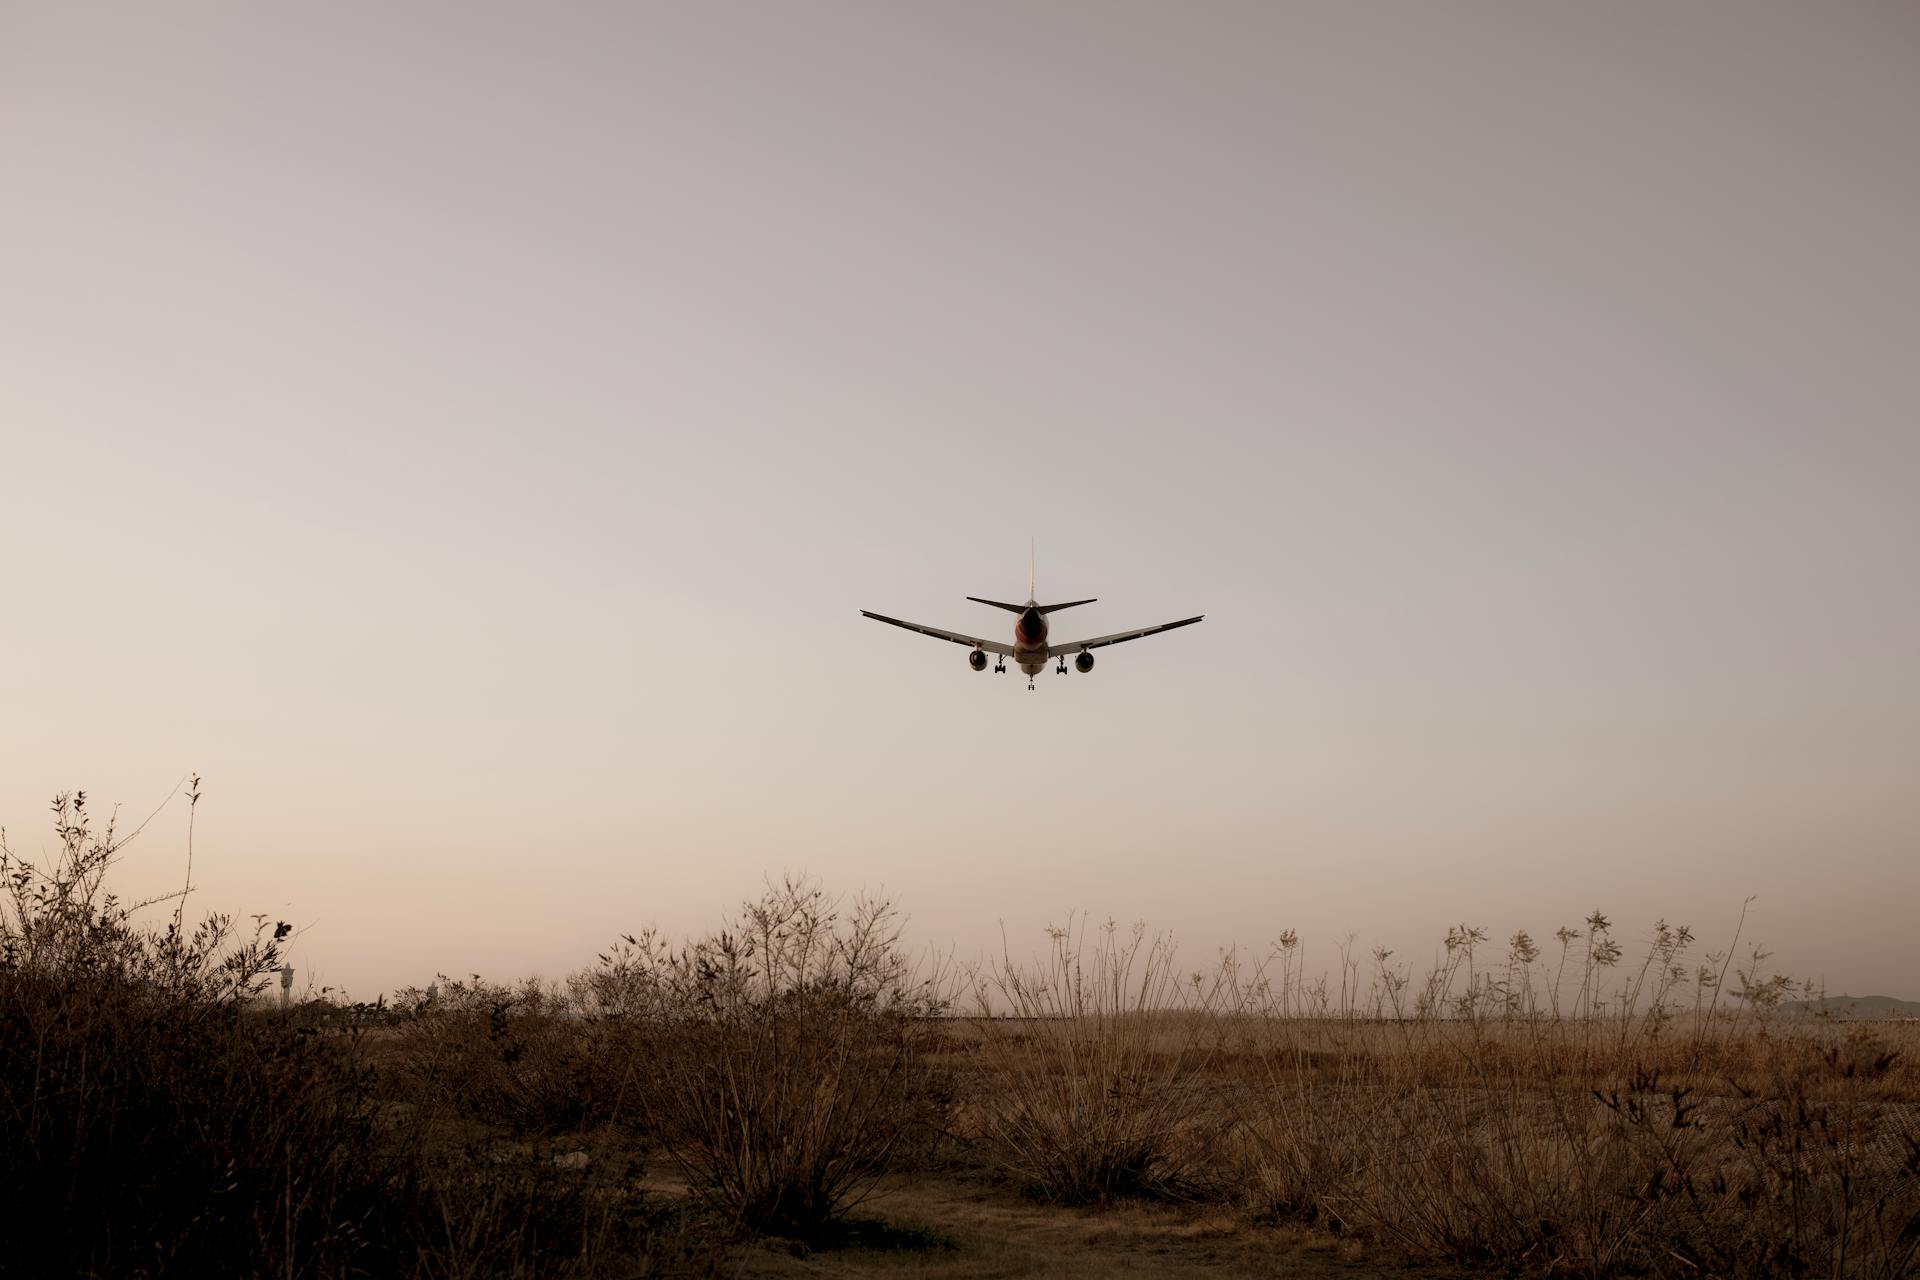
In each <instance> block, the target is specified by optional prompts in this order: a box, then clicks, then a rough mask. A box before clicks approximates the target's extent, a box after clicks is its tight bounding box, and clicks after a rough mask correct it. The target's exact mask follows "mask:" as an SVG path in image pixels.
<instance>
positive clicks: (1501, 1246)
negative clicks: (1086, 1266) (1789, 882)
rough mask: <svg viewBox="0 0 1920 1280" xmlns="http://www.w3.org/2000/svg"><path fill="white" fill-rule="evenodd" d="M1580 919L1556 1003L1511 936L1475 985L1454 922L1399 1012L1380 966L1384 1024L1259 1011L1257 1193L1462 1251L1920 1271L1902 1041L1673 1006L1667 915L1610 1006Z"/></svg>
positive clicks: (1506, 1258) (1757, 1014)
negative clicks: (1574, 959)
mask: <svg viewBox="0 0 1920 1280" xmlns="http://www.w3.org/2000/svg"><path fill="white" fill-rule="evenodd" d="M1588 925H1589V931H1588V937H1589V938H1590V939H1591V938H1592V937H1593V936H1594V934H1595V933H1597V934H1598V935H1599V943H1598V945H1594V946H1590V947H1589V948H1588V949H1587V950H1588V955H1590V956H1597V957H1599V959H1598V960H1597V961H1595V962H1585V961H1584V960H1583V962H1582V963H1581V964H1579V966H1578V967H1577V969H1576V972H1577V973H1578V975H1579V976H1578V983H1579V986H1578V989H1577V990H1576V991H1575V992H1574V993H1573V995H1572V998H1571V999H1570V1000H1568V1001H1566V1002H1565V1003H1564V1004H1563V1003H1562V1002H1561V1001H1559V1000H1558V999H1557V995H1558V993H1557V991H1555V992H1554V995H1555V996H1556V998H1555V999H1550V1000H1548V1001H1545V1002H1539V1001H1534V1000H1531V999H1530V998H1529V997H1530V996H1531V994H1532V992H1531V983H1530V982H1527V981H1526V980H1525V978H1524V976H1523V974H1522V971H1523V970H1524V969H1525V968H1526V967H1527V965H1529V964H1530V963H1531V962H1532V960H1533V959H1534V958H1535V956H1537V953H1533V954H1531V955H1530V954H1528V953H1529V952H1531V950H1532V949H1531V947H1530V945H1529V943H1528V940H1527V939H1526V938H1525V936H1524V935H1519V936H1517V937H1516V939H1515V943H1514V945H1513V947H1512V953H1511V954H1510V955H1509V958H1508V960H1509V963H1508V964H1507V965H1506V966H1505V967H1504V968H1503V969H1496V970H1494V973H1495V974H1496V975H1498V976H1497V977H1496V979H1495V981H1493V982H1491V983H1489V982H1487V981H1486V980H1485V978H1484V975H1478V974H1476V973H1475V971H1474V968H1473V964H1472V956H1471V950H1472V947H1473V945H1474V944H1475V943H1476V942H1478V941H1479V940H1480V935H1479V932H1478V931H1465V930H1461V931H1455V933H1454V934H1453V935H1451V936H1450V938H1449V946H1448V957H1447V960H1446V961H1444V962H1443V963H1442V965H1441V966H1440V967H1439V968H1438V969H1436V971H1435V973H1434V974H1432V975H1429V978H1428V980H1427V981H1426V982H1425V983H1423V984H1422V986H1421V988H1420V990H1421V999H1420V1000H1419V1001H1418V1003H1417V1004H1416V1005H1415V1006H1414V1007H1412V1008H1410V1009H1408V1008H1406V1007H1405V1006H1397V1005H1396V1003H1395V999H1394V996H1395V994H1396V993H1397V992H1398V991H1399V990H1401V989H1404V988H1405V987H1406V986H1407V985H1408V984H1406V983H1404V982H1396V981H1395V980H1394V979H1395V978H1396V977H1397V975H1396V974H1394V973H1393V971H1391V970H1389V969H1388V968H1387V967H1386V963H1385V961H1386V957H1385V956H1384V955H1383V956H1381V957H1380V964H1381V973H1380V974H1379V975H1377V976H1376V988H1375V998H1376V1001H1377V1002H1378V1003H1381V1004H1384V1005H1385V1007H1387V1008H1389V1009H1396V1008H1398V1009H1399V1010H1400V1016H1398V1017H1395V1018H1391V1019H1388V1020H1385V1021H1378V1022H1359V1021H1355V1020H1352V1019H1346V1018H1332V1017H1321V1018H1291V1019H1274V1020H1273V1021H1272V1023H1271V1026H1270V1028H1269V1032H1268V1034H1269V1036H1270V1042H1269V1044H1268V1045H1267V1048H1266V1050H1265V1053H1266V1058H1267V1063H1268V1074H1267V1079H1266V1085H1265V1087H1264V1088H1263V1089H1261V1090H1259V1091H1258V1092H1257V1094H1256V1099H1255V1101H1256V1106H1255V1110H1254V1113H1253V1116H1252V1119H1251V1123H1250V1126H1249V1132H1250V1134H1251V1135H1252V1136H1253V1137H1254V1139H1255V1140H1256V1141H1257V1143H1258V1144H1259V1150H1260V1159H1259V1160H1258V1161H1256V1167H1255V1168H1254V1169H1253V1171H1252V1175H1251V1181H1250V1186H1251V1188H1252V1190H1253V1191H1254V1193H1255V1195H1256V1196H1261V1197H1263V1198H1264V1200H1265V1203H1266V1204H1267V1206H1268V1207H1269V1208H1271V1209H1273V1210H1275V1211H1282V1212H1289V1213H1296V1214H1303V1215H1305V1216H1308V1217H1320V1218H1323V1219H1325V1220H1329V1221H1331V1222H1333V1223H1335V1224H1337V1225H1340V1226H1343V1227H1347V1228H1352V1229H1356V1230H1360V1231H1363V1232H1366V1233H1368V1234H1371V1235H1375V1236H1378V1237H1382V1238H1386V1239H1391V1240H1394V1241H1396V1242H1398V1243H1400V1244H1402V1245H1404V1246H1405V1247H1407V1248H1409V1249H1410V1250H1412V1251H1413V1252H1415V1253H1418V1254H1423V1255H1427V1256H1438V1257H1443V1258H1448V1259H1451V1260H1454V1261H1458V1262H1464V1263H1471V1264H1480V1265H1489V1264H1491V1265H1500V1266H1506V1267H1521V1268H1525V1269H1528V1270H1535V1271H1542V1272H1560V1273H1567V1274H1579V1275H1622V1274H1633V1275H1669V1274H1670V1275H1676V1276H1677V1275H1703V1274H1704V1275H1754V1274H1801V1275H1821V1276H1870V1277H1893V1276H1904V1275H1911V1274H1914V1270H1915V1259H1916V1250H1920V1107H1916V1105H1915V1104H1914V1102H1913V1101H1912V1100H1911V1099H1912V1094H1911V1092H1910V1091H1909V1092H1905V1093H1904V1097H1905V1098H1906V1099H1907V1100H1906V1101H1904V1102H1900V1101H1890V1100H1889V1099H1890V1097H1894V1096H1901V1095H1900V1091H1899V1090H1898V1089H1897V1087H1896V1086H1895V1085H1893V1084H1891V1083H1890V1078H1891V1077H1893V1076H1895V1075H1896V1074H1897V1073H1898V1071H1899V1070H1900V1056H1899V1054H1898V1053H1897V1052H1896V1051H1895V1050H1894V1049H1893V1048H1892V1047H1890V1046H1888V1045H1887V1044H1885V1043H1883V1042H1881V1041H1879V1040H1877V1039H1875V1038H1874V1037H1873V1036H1872V1035H1871V1034H1870V1033H1856V1034H1855V1035H1853V1036H1851V1037H1849V1038H1848V1039H1847V1040H1845V1041H1843V1042H1840V1043H1828V1042H1827V1041H1828V1039H1829V1038H1828V1037H1825V1036H1824V1035H1823V1033H1822V1030H1821V1029H1820V1028H1819V1027H1818V1026H1817V1024H1816V1026H1815V1027H1813V1028H1806V1027H1804V1026H1802V1027H1795V1026H1792V1025H1788V1024H1775V1023H1771V1022H1769V1021H1768V1020H1767V1019H1766V1017H1765V1016H1764V1007H1763V1006H1758V1007H1756V1006H1750V1007H1749V1009H1748V1010H1747V1011H1746V1012H1745V1013H1743V1014H1741V1015H1738V1016H1732V1015H1717V1016H1715V1015H1712V1014H1711V1013H1710V1012H1709V1013H1703V1014H1700V1015H1695V1016H1680V1017H1676V1016H1675V1012H1674V1009H1673V1000H1672V997H1673V994H1674V992H1675V990H1676V989H1677V987H1678V986H1679V985H1680V980H1681V976H1682V974H1683V970H1682V969H1681V967H1680V966H1679V965H1678V964H1677V963H1676V961H1677V959H1678V956H1679V953H1680V952H1681V951H1683V950H1684V947H1685V944H1686V942H1687V941H1689V940H1690V939H1689V938H1688V937H1687V935H1686V934H1685V932H1684V931H1683V930H1669V929H1667V928H1665V926H1657V927H1656V931H1655V934H1654V938H1653V942H1652V945H1651V948H1650V951H1651V957H1650V960H1649V963H1648V964H1646V965H1643V966H1642V967H1641V969H1640V970H1639V971H1638V973H1636V974H1633V975H1630V977H1629V979H1628V980H1627V981H1626V982H1624V983H1622V984H1620V986H1619V987H1617V988H1616V989H1614V990H1613V991H1611V992H1609V993H1607V994H1608V997H1609V998H1607V999H1605V1000H1603V999H1601V998H1599V997H1600V995H1601V993H1600V991H1599V989H1598V984H1599V981H1600V978H1601V976H1602V972H1603V971H1604V970H1607V969H1608V968H1610V967H1612V966H1613V965H1614V964H1615V963H1617V961H1618V959H1619V950H1618V948H1617V947H1612V946H1610V945H1608V942H1609V939H1608V936H1607V926H1606V922H1605V919H1604V917H1601V916H1599V915H1597V914H1596V916H1595V917H1593V918H1592V919H1590V920H1589V922H1588ZM1573 932H1574V931H1570V930H1566V931H1562V933H1563V934H1569V933H1573ZM1575 936H1576V937H1577V936H1578V935H1577V934H1575ZM1562 941H1563V946H1564V945H1565V944H1566V943H1567V942H1568V941H1569V939H1567V938H1565V937H1563V939H1562ZM1758 958H1759V957H1758V953H1756V962H1757V959H1758ZM1662 970H1664V971H1665V976H1664V977H1659V976H1655V977H1651V978H1647V979H1642V978H1641V975H1648V974H1653V975H1657V974H1659V973H1660V972H1661V971H1662ZM1712 972H1713V970H1712V969H1711V967H1708V968H1707V969H1704V970H1702V973H1705V974H1708V975H1711V974H1712ZM1721 972H1724V966H1723V967H1722V969H1721ZM1749 972H1751V971H1749ZM1741 977H1742V988H1743V989H1744V990H1748V991H1751V990H1753V989H1755V987H1756V985H1757V984H1755V983H1753V982H1752V981H1750V980H1749V977H1748V972H1743V973H1742V975H1741ZM1516 981H1517V982H1518V984H1519V985H1515V983H1516ZM1382 986H1384V987H1386V988H1387V990H1386V992H1385V993H1384V994H1383V993H1382V992H1381V990H1380V988H1381V987H1382ZM1543 1005H1544V1007H1543Z"/></svg>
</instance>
